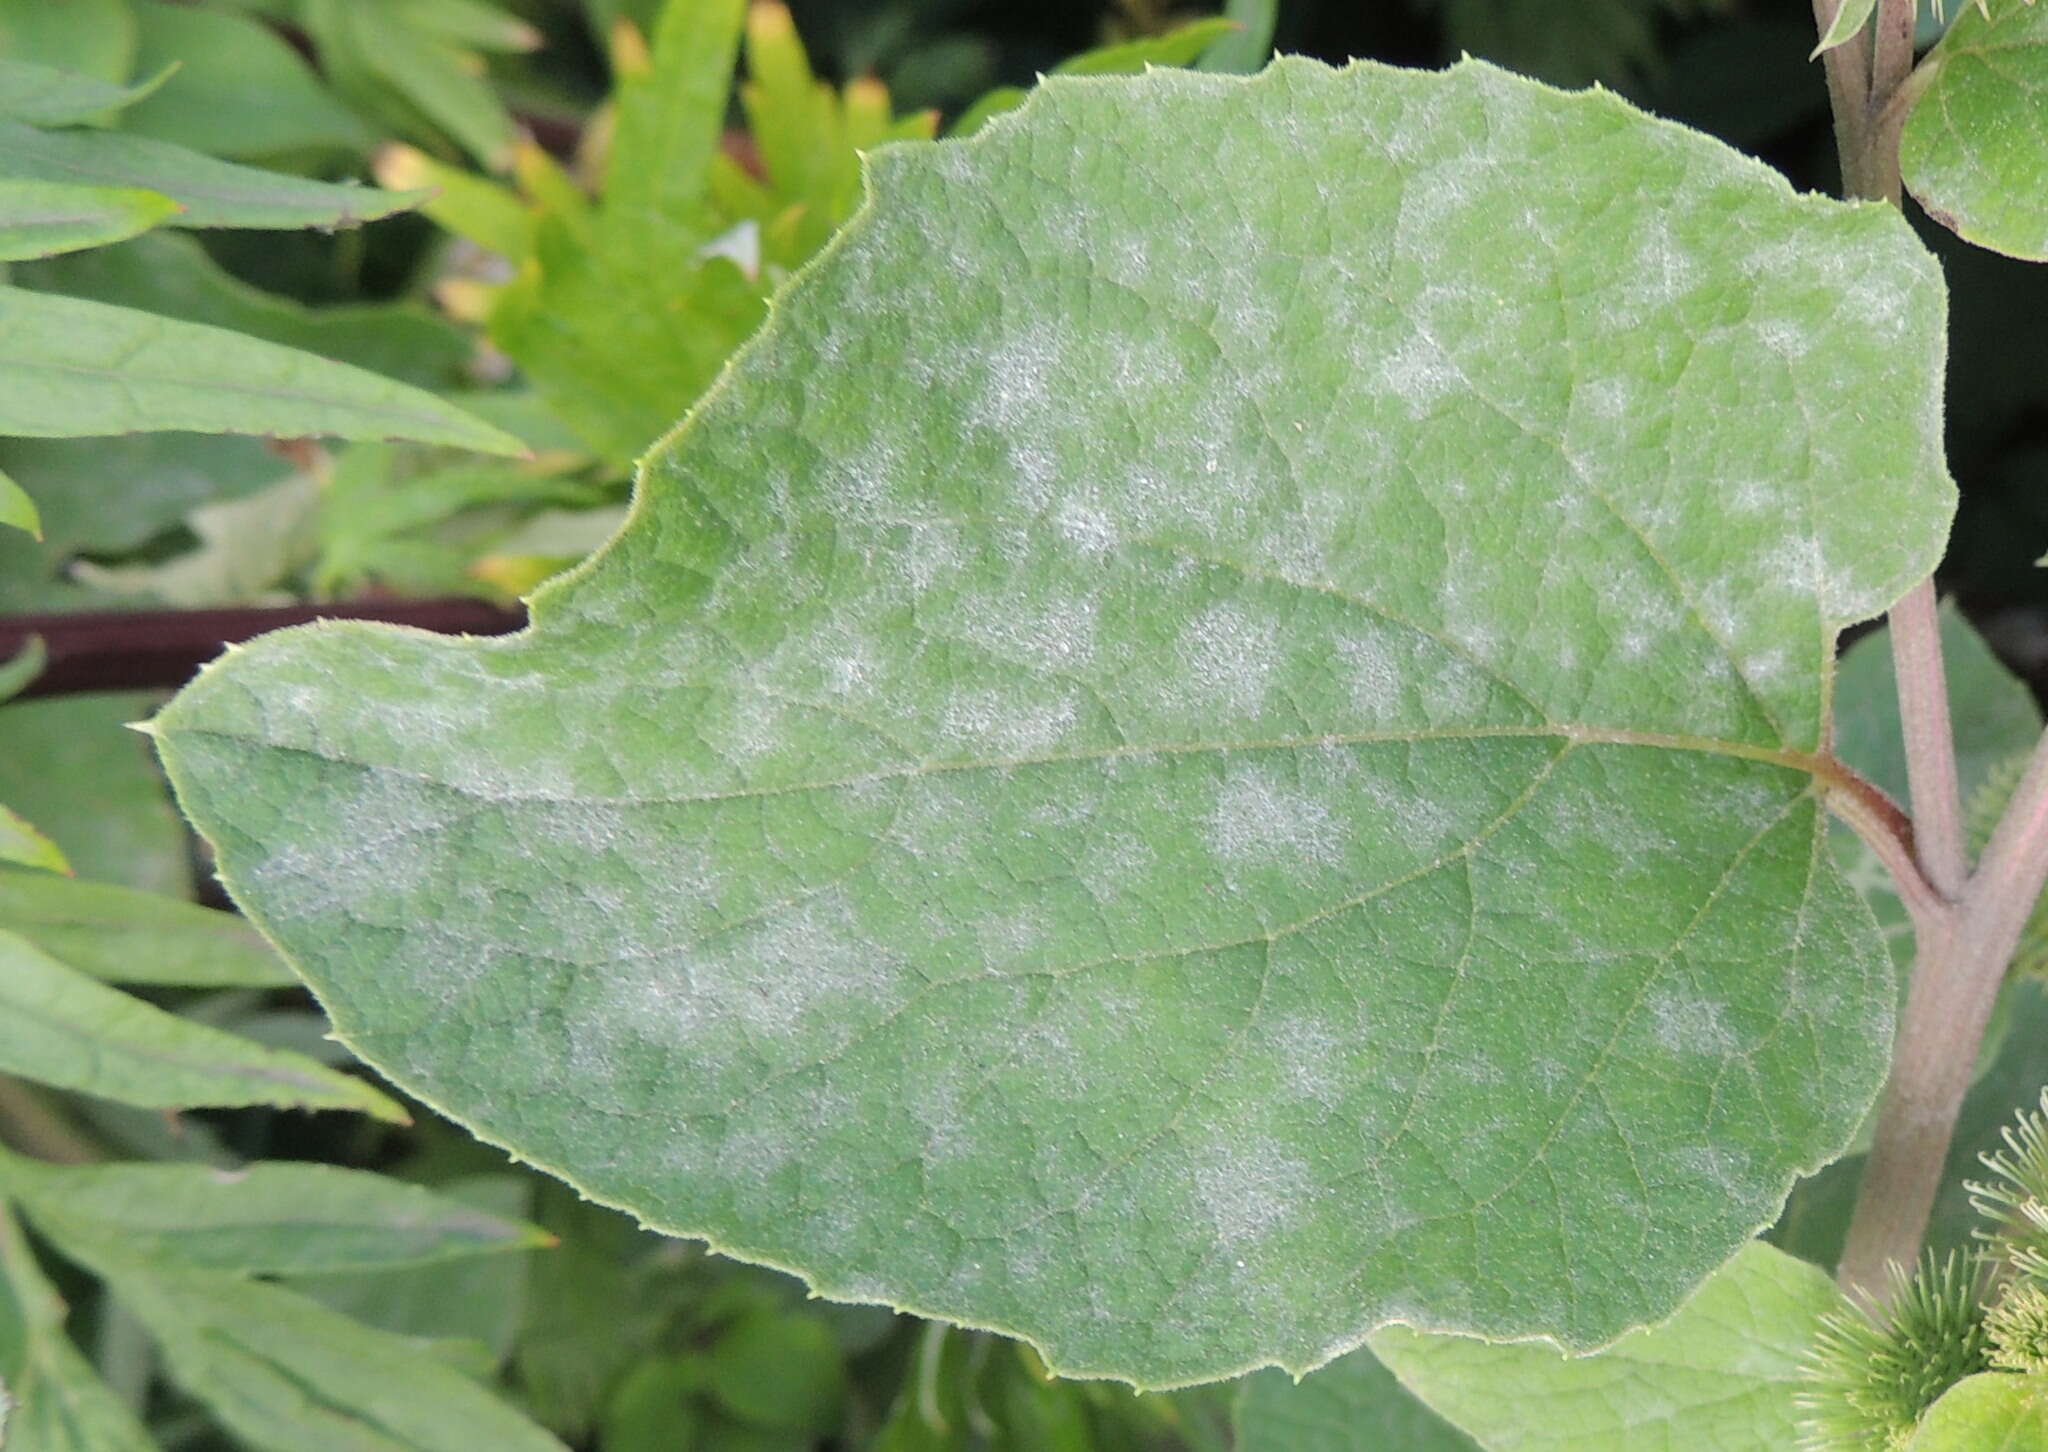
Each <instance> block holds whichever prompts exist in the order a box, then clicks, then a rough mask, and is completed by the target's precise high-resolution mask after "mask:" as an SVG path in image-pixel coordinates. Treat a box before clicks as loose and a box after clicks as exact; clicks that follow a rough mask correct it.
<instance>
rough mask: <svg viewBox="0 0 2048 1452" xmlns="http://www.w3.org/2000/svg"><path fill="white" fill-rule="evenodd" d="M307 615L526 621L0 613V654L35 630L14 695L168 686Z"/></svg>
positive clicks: (342, 611) (512, 625)
mask: <svg viewBox="0 0 2048 1452" xmlns="http://www.w3.org/2000/svg"><path fill="white" fill-rule="evenodd" d="M313 620H381V621H385V622H388V623H390V624H393V625H410V626H414V627H416V628H418V629H420V630H431V631H434V632H436V633H437V634H442V635H505V634H508V633H509V632H511V631H514V630H517V629H519V628H520V627H521V626H523V625H524V624H525V623H526V617H525V615H524V614H523V613H522V612H520V611H516V610H502V609H499V608H498V607H497V606H495V605H491V604H487V603H486V602H484V601H482V600H355V601H349V602H346V603H343V604H334V605H279V606H269V607H259V608H249V609H236V610H146V611H99V612H93V611H88V612H80V613H77V614H68V615H14V616H8V617H4V618H0V661H8V660H12V659H13V658H14V657H15V655H16V654H17V653H19V652H20V650H21V649H22V647H23V646H25V645H27V644H28V642H29V640H30V639H31V638H33V637H37V636H40V637H41V638H42V641H43V645H44V647H45V649H47V650H48V652H49V665H48V666H47V667H45V668H44V670H43V673H42V674H41V675H40V676H38V677H37V678H36V679H35V680H34V681H33V682H31V683H30V685H29V686H28V688H27V689H26V690H24V691H23V692H22V693H21V696H22V697H29V696H62V695H71V694H76V693H78V692H81V691H134V690H152V689H160V690H174V689H176V688H177V687H179V686H182V685H183V684H185V682H186V681H188V680H190V679H191V678H192V675H193V673H194V672H196V671H197V670H198V669H199V667H201V666H203V665H205V664H206V663H207V662H208V661H210V660H212V659H213V658H214V657H215V656H217V655H219V654H220V653H221V650H222V649H223V648H224V647H226V646H229V645H238V644H240V643H241V642H243V641H245V640H249V639H252V638H253V637H255V636H258V635H262V634H264V633H265V632H267V631H272V630H281V629H283V628H284V627H285V626H287V625H304V624H306V623H307V622H308V621H313Z"/></svg>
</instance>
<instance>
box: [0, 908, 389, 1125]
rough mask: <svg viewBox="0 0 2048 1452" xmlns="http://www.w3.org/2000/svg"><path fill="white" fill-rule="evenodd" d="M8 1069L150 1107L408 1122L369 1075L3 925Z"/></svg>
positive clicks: (0, 1015) (1, 1021) (0, 1035)
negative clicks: (204, 1013) (233, 1028)
mask: <svg viewBox="0 0 2048 1452" xmlns="http://www.w3.org/2000/svg"><path fill="white" fill-rule="evenodd" d="M0 1073H8V1074H18V1075H20V1076H21V1077H22V1078H24V1079H33V1080H35V1081H37V1082H38V1083H42V1084H50V1085H54V1086H55V1087H57V1088H59V1089H70V1090H74V1091H76V1092H78V1093H81V1094H94V1095H98V1096H99V1097H101V1098H104V1099H115V1100H119V1101H120V1102H121V1103H124V1104H134V1105H138V1106H140V1107H142V1108H148V1109H177V1108H186V1107H197V1106H206V1105H241V1104H270V1105H276V1106H278V1107H280V1108H286V1107H290V1108H306V1109H355V1110H360V1111H362V1112H363V1113H366V1114H371V1115H374V1116H376V1117H377V1118H379V1119H388V1120H392V1121H395V1122H397V1123H401V1124H402V1123H404V1122H405V1121H406V1115H405V1111H404V1110H402V1109H400V1108H399V1107H398V1106H397V1105H396V1104H394V1103H393V1102H392V1101H391V1100H390V1099H388V1098H386V1097H385V1096H384V1095H383V1094H381V1093H379V1092H378V1091H377V1090H375V1089H373V1088H371V1087H370V1086H369V1085H368V1084H366V1083H364V1082H363V1081H362V1080H360V1079H353V1078H350V1077H349V1076H348V1075H345V1074H337V1073H336V1072H334V1071H333V1070H332V1069H328V1068H325V1067H324V1066H322V1065H320V1064H316V1063H314V1062H312V1061H311V1060H309V1059H304V1058H301V1057H300V1056H299V1055H297V1054H285V1053H280V1052H278V1051H276V1050H274V1049H265V1048H261V1047H259V1046H257V1045H255V1044H251V1043H248V1042H247V1041H245V1040H242V1039H238V1038H236V1037H235V1036H234V1035H232V1034H224V1033H222V1032H220V1031H219V1030H218V1029H210V1028H207V1027H205V1026H204V1025H201V1024H196V1023H190V1022H188V1021H186V1020H184V1019H181V1018H178V1017H177V1016H175V1015H173V1014H169V1013H166V1012H164V1011H163V1010H162V1009H160V1008H156V1007H154V1006H153V1005H151V1004H148V1003H145V1002H143V1001H142V1000H141V999H139V998H133V997H130V996H129V995H128V994H125V993H122V992H119V991H118V990H116V989H112V988H109V987H107V986H106V985H105V984H103V983H100V982H98V981H97V980H95V979H92V978H88V977H87V976H86V975H85V974H83V973H80V972H78V971H77V970H76V969H74V968H70V967H67V966H66V965H64V964H63V963H61V962H59V961H58V960H57V959H55V958H52V957H51V956H50V955H49V954H47V953H45V952H43V951H42V950H41V949H40V948H38V947H36V946H35V945H34V944H33V943H31V942H29V941H28V939H26V938H23V937H21V936H20V935H19V934H16V933H10V932H6V931H4V930H0Z"/></svg>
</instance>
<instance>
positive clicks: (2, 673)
mask: <svg viewBox="0 0 2048 1452" xmlns="http://www.w3.org/2000/svg"><path fill="white" fill-rule="evenodd" d="M49 658H50V653H49V650H48V649H47V648H46V647H45V646H44V645H43V638H42V637H41V636H40V635H31V636H30V637H29V638H28V643H27V644H26V645H24V646H22V648H21V650H20V651H19V652H18V653H16V655H15V657H14V659H13V660H10V661H0V703H4V702H6V701H8V700H11V699H12V698H14V697H15V696H18V695H20V694H21V693H22V692H23V691H25V690H27V689H28V687H29V686H30V685H31V684H33V683H34V681H35V678H36V677H37V676H39V675H41V674H42V673H43V667H44V666H45V665H47V664H48V663H49ZM38 880H39V881H40V880H42V879H38Z"/></svg>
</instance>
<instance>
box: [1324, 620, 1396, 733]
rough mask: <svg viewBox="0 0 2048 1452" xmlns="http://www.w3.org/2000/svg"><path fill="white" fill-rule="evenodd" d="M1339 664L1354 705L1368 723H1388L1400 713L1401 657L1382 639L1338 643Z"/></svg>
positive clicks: (1357, 638)
mask: <svg viewBox="0 0 2048 1452" xmlns="http://www.w3.org/2000/svg"><path fill="white" fill-rule="evenodd" d="M1337 660H1338V662H1339V663H1340V664H1341V665H1342V666H1343V668H1344V681H1345V684H1346V685H1347V686H1349V687H1350V691H1351V704H1352V706H1353V708H1354V709H1356V710H1357V711H1358V712H1359V714H1360V715H1361V716H1363V717H1364V718H1365V719H1366V720H1368V721H1374V722H1379V721H1387V720H1391V719H1393V718H1395V717H1397V716H1398V715H1399V714H1400V711H1401V656H1400V653H1399V652H1398V651H1396V650H1395V649H1394V647H1393V646H1392V645H1390V644H1389V643H1388V642H1387V641H1386V640H1385V639H1384V638H1383V637H1381V636H1376V635H1358V636H1352V637H1350V638H1349V639H1345V640H1340V641H1338V642H1337Z"/></svg>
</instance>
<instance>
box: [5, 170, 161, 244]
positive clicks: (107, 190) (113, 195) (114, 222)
mask: <svg viewBox="0 0 2048 1452" xmlns="http://www.w3.org/2000/svg"><path fill="white" fill-rule="evenodd" d="M177 210H178V204H177V203H176V202H174V201H172V200H171V199H170V198H169V197H166V196H163V195H161V194H159V193H157V192H145V191H138V190H136V189H135V188H133V187H75V186H66V185H64V184H63V183H61V182H37V181H5V180H0V262H20V261H23V260H24V259H28V258H35V257H49V256H52V255H54V254H55V253H59V252H76V251H78V250H79V249H81V248H85V247H103V246H105V245H106V244H107V243H109V242H120V241H123V240H125V239H127V238H129V237H133V236H135V235H136V234H137V233H138V232H147V231H148V230H149V229H150V228H151V227H154V226H155V225H156V224H157V223H159V222H161V221H163V220H164V219H165V218H167V217H170V216H173V215H175V214H176V213H177Z"/></svg>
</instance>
